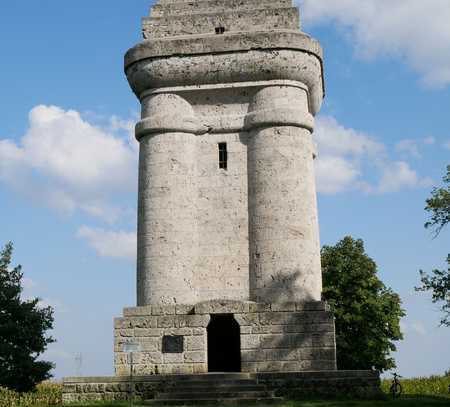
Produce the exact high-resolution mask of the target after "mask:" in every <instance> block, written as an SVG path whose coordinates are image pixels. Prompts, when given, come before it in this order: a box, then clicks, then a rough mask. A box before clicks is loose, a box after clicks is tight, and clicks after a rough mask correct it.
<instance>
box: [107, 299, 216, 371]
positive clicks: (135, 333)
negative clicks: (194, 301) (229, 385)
mask: <svg viewBox="0 0 450 407" xmlns="http://www.w3.org/2000/svg"><path fill="white" fill-rule="evenodd" d="M192 312H193V307H186V306H175V305H173V306H172V305H169V306H156V305H154V306H146V307H137V308H126V309H125V310H124V317H123V318H116V319H115V321H114V365H115V372H116V375H117V376H127V375H129V374H130V355H129V354H127V353H124V352H123V351H122V350H123V345H124V344H126V343H138V344H139V345H140V351H139V352H136V353H134V354H133V373H134V374H135V375H138V376H139V375H152V374H181V373H188V374H189V373H191V374H192V373H206V372H207V371H208V367H207V348H206V346H207V344H206V339H207V334H206V328H207V326H208V323H209V320H210V317H209V315H193V314H191V313H192ZM164 336H182V337H183V342H184V343H183V352H180V353H163V344H162V342H163V337H164Z"/></svg>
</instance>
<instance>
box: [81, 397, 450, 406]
mask: <svg viewBox="0 0 450 407" xmlns="http://www.w3.org/2000/svg"><path fill="white" fill-rule="evenodd" d="M100 406H101V407H128V403H102V404H77V405H76V407H100ZM134 406H135V407H139V405H138V404H134ZM277 406H278V407H435V406H442V407H444V406H447V407H448V406H450V398H447V397H429V396H424V397H420V396H411V397H410V396H408V397H403V398H401V399H398V400H387V401H349V400H341V401H325V400H316V401H290V402H287V403H283V404H280V405H277ZM211 407H213V406H211ZM215 407H217V406H215ZM240 407H245V405H240ZM253 407H255V405H253ZM257 407H264V406H262V405H258V406H257Z"/></svg>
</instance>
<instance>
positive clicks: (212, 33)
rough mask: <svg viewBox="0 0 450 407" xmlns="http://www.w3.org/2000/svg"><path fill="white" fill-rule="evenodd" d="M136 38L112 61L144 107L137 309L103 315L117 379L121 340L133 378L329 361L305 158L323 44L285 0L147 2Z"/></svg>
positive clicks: (331, 349) (328, 327) (331, 350)
mask: <svg viewBox="0 0 450 407" xmlns="http://www.w3.org/2000/svg"><path fill="white" fill-rule="evenodd" d="M143 34H144V38H145V40H144V41H143V42H141V43H140V44H138V45H137V46H135V47H134V48H132V49H131V50H129V51H128V52H127V54H126V57H125V71H126V75H127V78H128V81H129V83H130V85H131V87H132V89H133V91H134V93H135V94H136V96H137V97H138V98H139V100H140V101H141V104H142V120H141V121H140V122H139V123H138V124H137V126H136V137H137V139H138V140H139V143H140V160H139V210H138V259H137V298H138V304H137V305H138V306H137V307H135V308H127V309H125V311H124V318H119V319H117V320H116V325H115V327H116V342H115V343H116V345H115V346H116V349H115V351H116V359H115V363H116V373H117V374H119V375H120V374H128V372H129V369H128V366H127V358H126V355H124V354H122V352H121V346H122V345H123V344H124V343H126V342H130V341H138V342H139V343H140V344H141V345H142V346H141V349H142V350H141V354H140V356H139V363H138V366H137V369H138V370H137V372H138V374H139V373H140V374H149V373H152V372H154V371H157V372H159V373H203V372H208V371H244V372H266V371H281V370H283V371H286V370H287V371H302V370H311V369H313V370H333V369H335V368H336V357H335V339H334V323H333V317H332V315H331V313H330V312H328V310H327V309H326V305H325V304H324V303H322V302H321V290H322V280H321V266H320V245H319V228H318V218H317V204H316V189H315V181H314V165H313V162H314V154H315V153H314V143H313V140H312V132H313V127H314V115H315V114H316V113H317V112H318V111H319V109H320V106H321V103H322V99H323V96H324V81H323V64H322V50H321V47H320V45H319V44H318V42H317V41H315V40H313V39H312V38H310V37H309V36H308V35H306V34H304V33H303V32H301V31H300V18H299V11H298V9H297V8H296V7H293V4H292V0H198V1H195V0H190V1H187V0H160V1H159V2H157V3H156V4H155V5H154V6H153V7H152V9H151V14H150V17H147V18H144V19H143ZM233 335H234V336H233ZM224 355H225V356H224ZM226 360H228V361H231V360H233V362H232V366H231V365H227V362H226ZM230 363H231V362H230Z"/></svg>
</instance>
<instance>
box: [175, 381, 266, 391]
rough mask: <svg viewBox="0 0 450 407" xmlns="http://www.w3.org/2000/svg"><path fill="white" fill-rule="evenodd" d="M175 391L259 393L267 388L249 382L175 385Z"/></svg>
mask: <svg viewBox="0 0 450 407" xmlns="http://www.w3.org/2000/svg"><path fill="white" fill-rule="evenodd" d="M173 388H174V389H176V390H177V391H181V390H183V391H184V389H189V390H190V389H195V391H208V390H211V389H214V390H216V389H217V390H222V389H226V390H227V391H228V390H229V391H236V390H240V389H242V390H249V391H254V390H255V391H257V390H265V389H266V386H265V385H263V384H257V383H256V382H253V383H249V382H231V383H230V382H225V383H220V382H208V383H203V382H197V383H195V382H192V383H174V387H173Z"/></svg>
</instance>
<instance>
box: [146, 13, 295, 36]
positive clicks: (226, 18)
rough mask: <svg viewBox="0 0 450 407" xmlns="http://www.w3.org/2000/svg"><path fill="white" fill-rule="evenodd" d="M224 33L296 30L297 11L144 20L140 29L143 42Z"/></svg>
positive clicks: (184, 16)
mask: <svg viewBox="0 0 450 407" xmlns="http://www.w3.org/2000/svg"><path fill="white" fill-rule="evenodd" d="M219 27H223V28H224V29H225V32H248V31H269V30H275V29H283V30H296V31H298V29H299V27H300V16H299V11H298V9H297V8H296V7H292V8H274V9H261V10H247V11H236V10H232V11H228V12H223V13H216V14H190V15H189V14H188V15H182V16H171V17H167V18H165V17H164V18H144V19H143V22H142V29H143V33H144V37H145V38H146V39H155V38H167V37H177V36H185V35H201V34H215V33H216V28H219Z"/></svg>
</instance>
